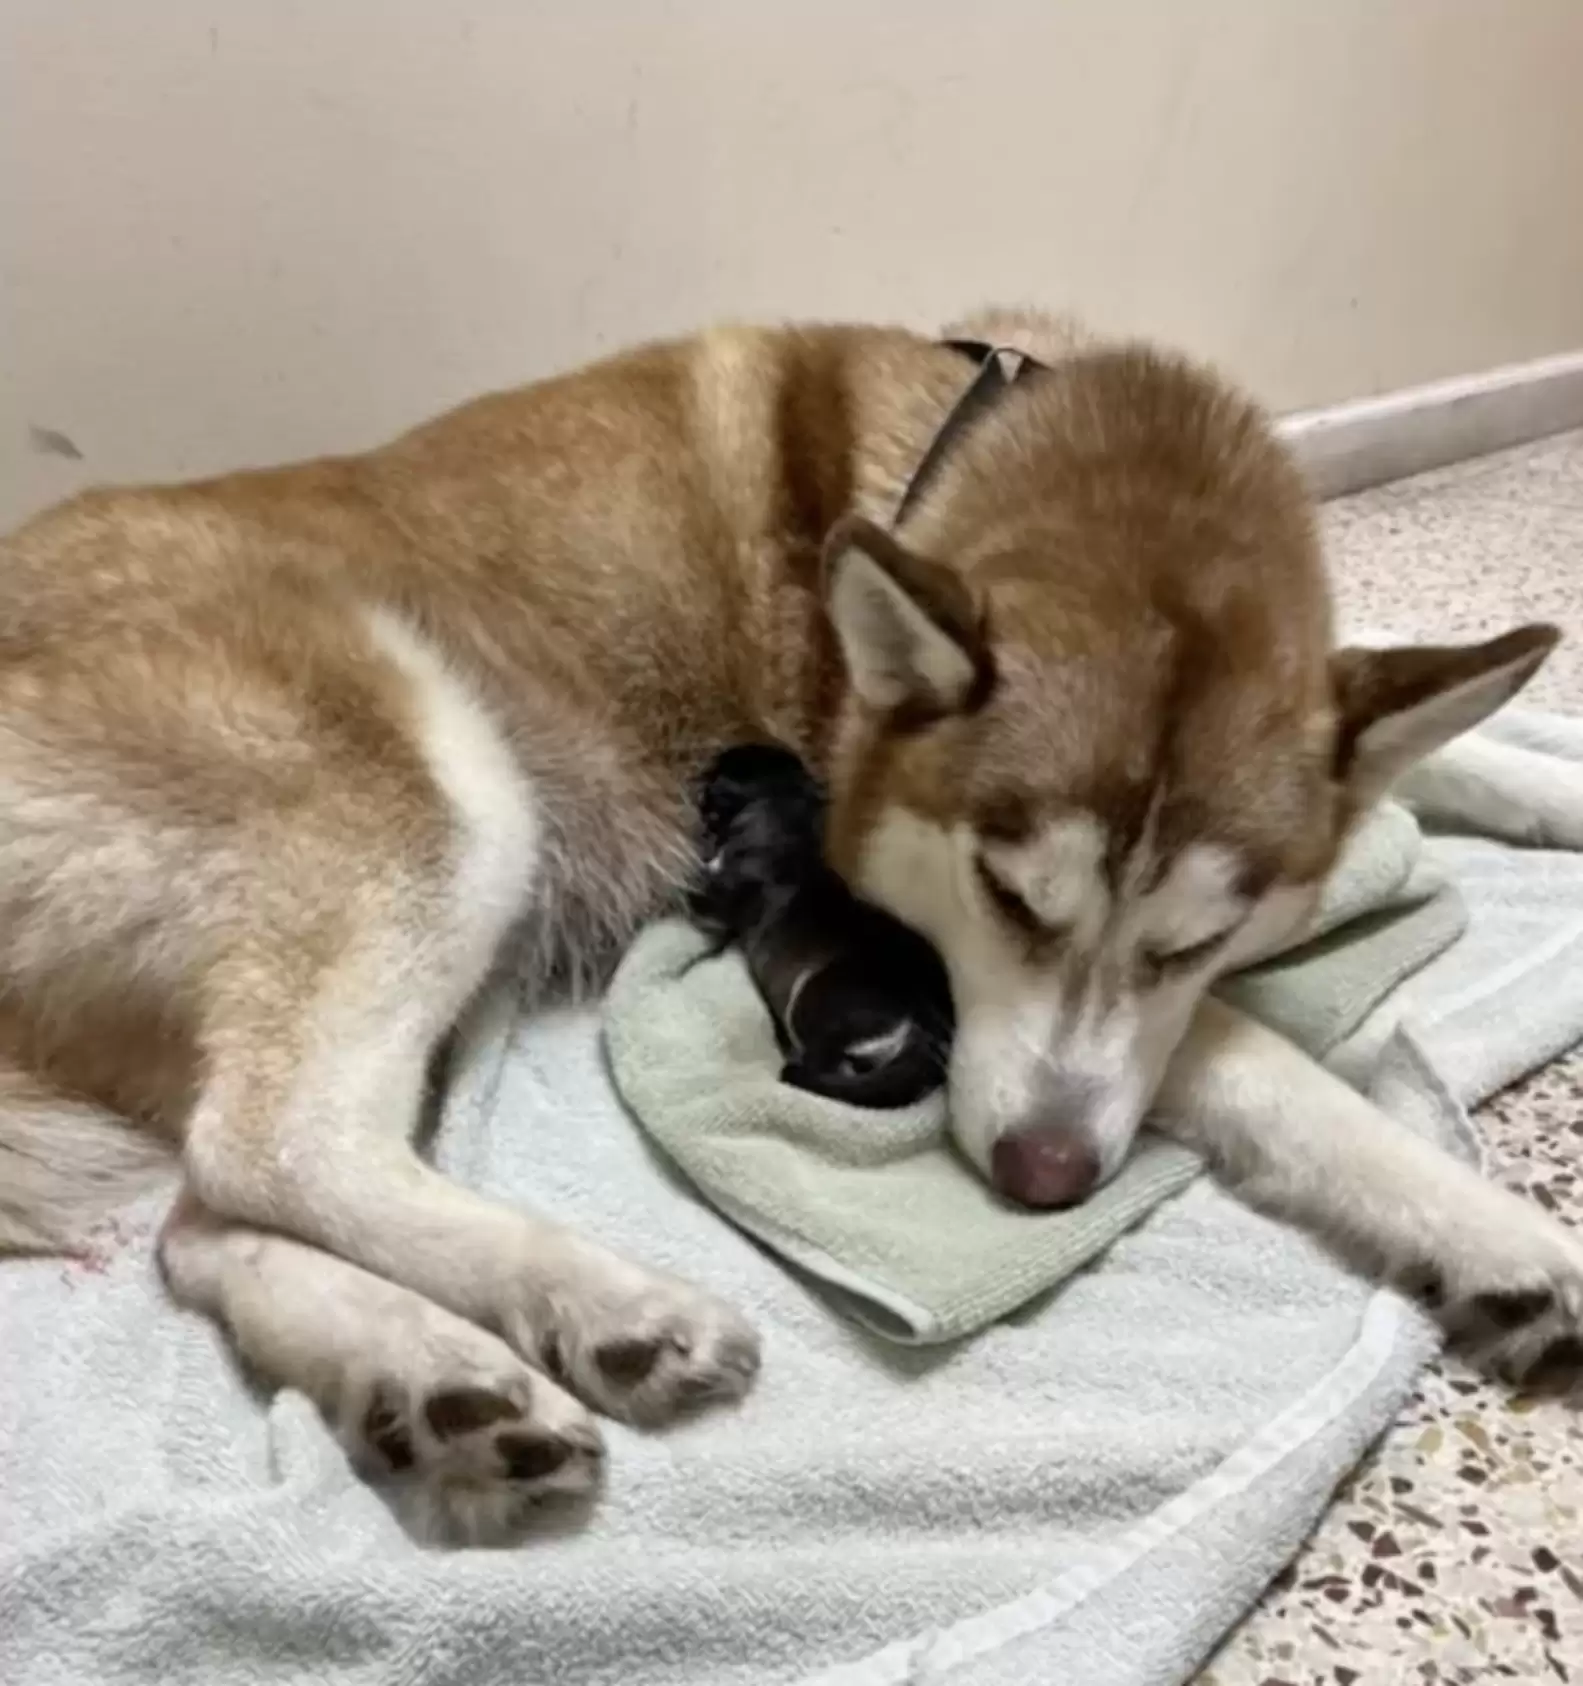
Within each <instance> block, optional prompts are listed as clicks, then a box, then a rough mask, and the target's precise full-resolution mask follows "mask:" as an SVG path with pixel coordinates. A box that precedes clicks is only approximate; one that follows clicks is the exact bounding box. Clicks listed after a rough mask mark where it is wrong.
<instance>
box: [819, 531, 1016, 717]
mask: <svg viewBox="0 0 1583 1686" xmlns="http://www.w3.org/2000/svg"><path fill="white" fill-rule="evenodd" d="M824 601H825V611H826V613H827V614H828V615H829V616H830V624H831V625H832V626H833V627H834V628H835V635H836V640H837V642H838V643H839V644H840V646H841V655H842V658H843V660H844V661H845V662H846V669H847V675H848V677H849V678H850V679H851V681H852V689H853V690H854V691H855V692H856V693H857V695H858V697H859V698H860V699H861V700H862V701H863V702H864V703H866V704H867V705H868V706H869V707H870V708H872V709H876V710H878V711H881V712H883V713H887V714H898V713H900V714H906V715H909V716H911V717H913V718H915V719H929V718H937V717H939V716H940V715H944V714H956V713H960V712H963V711H965V710H967V709H969V708H973V707H975V706H977V704H978V703H979V702H980V701H982V700H983V697H984V696H985V694H986V693H987V691H988V687H989V681H990V662H989V646H988V640H987V638H986V635H985V629H984V617H983V613H982V611H981V609H980V608H979V606H978V605H977V604H976V603H975V602H974V599H973V594H972V593H971V592H970V591H969V590H968V588H967V586H966V585H965V584H963V582H962V580H961V579H960V578H958V576H957V575H956V574H954V573H952V572H951V570H950V569H949V568H946V567H943V566H942V565H941V564H940V563H938V562H932V561H930V560H929V559H928V558H927V557H923V556H917V555H915V554H914V553H913V552H912V551H910V550H908V549H907V548H906V547H905V546H904V545H902V544H899V543H898V542H897V541H896V540H895V539H893V538H892V537H891V536H890V534H889V533H887V532H885V531H884V530H883V529H882V528H879V527H876V526H875V525H874V523H873V522H872V521H865V520H863V519H862V518H861V517H859V516H848V517H847V519H846V520H844V521H842V522H840V523H839V524H838V525H837V526H836V527H835V528H834V529H833V530H832V531H831V533H830V537H829V538H828V539H827V540H826V541H825V548H824Z"/></svg>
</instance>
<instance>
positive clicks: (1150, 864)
mask: <svg viewBox="0 0 1583 1686" xmlns="http://www.w3.org/2000/svg"><path fill="white" fill-rule="evenodd" d="M904 540H905V542H903V541H902V540H899V539H897V538H896V537H893V536H892V535H890V534H889V533H887V532H884V531H882V530H880V529H879V528H877V527H875V526H873V525H871V524H869V523H867V522H864V521H861V520H849V521H847V522H845V523H843V524H842V525H841V526H840V527H838V528H837V529H836V531H835V532H834V533H833V534H832V535H831V537H830V540H829V544H828V546H827V549H826V556H825V576H824V578H825V598H826V607H827V611H828V617H829V622H830V625H831V627H832V628H833V632H834V638H835V642H836V644H837V646H838V647H839V651H840V654H841V658H842V661H843V662H844V666H845V670H846V675H847V679H848V686H849V703H848V706H847V707H846V708H845V709H844V710H843V713H842V717H841V722H840V725H839V727H838V731H837V739H836V743H835V746H834V751H833V755H832V761H831V769H830V772H831V779H830V783H831V813H830V832H829V850H830V855H831V859H832V861H833V863H834V864H835V865H836V866H837V867H838V868H839V869H840V870H842V871H843V872H844V873H845V874H846V876H847V877H848V878H849V880H850V881H851V882H853V883H854V884H855V885H856V886H857V887H858V888H859V889H860V890H861V891H862V892H863V893H864V894H866V895H868V896H869V897H871V898H872V899H873V900H875V901H877V902H879V903H880V904H881V905H882V906H884V907H886V908H888V909H889V910H890V911H891V912H893V913H894V914H896V915H897V916H898V917H900V918H901V919H903V920H905V921H907V922H908V923H909V924H911V925H913V926H914V927H916V928H917V929H918V930H920V931H921V932H923V933H924V934H925V935H926V936H928V937H929V938H931V939H932V940H933V942H934V943H935V945H936V946H937V947H938V948H939V950H940V952H941V953H942V955H943V956H944V958H945V961H946V965H947V967H948V969H949V972H950V976H951V984H952V990H953V993H954V996H955V1000H956V1009H957V1019H958V1030H957V1039H956V1045H955V1051H954V1054H953V1058H952V1065H951V1072H950V1093H951V1117H952V1127H953V1129H954V1131H955V1134H956V1137H957V1140H958V1143H959V1145H960V1147H961V1150H962V1152H963V1153H964V1154H965V1155H966V1156H967V1158H968V1159H969V1160H970V1161H971V1162H972V1163H973V1164H974V1165H975V1166H976V1167H977V1168H978V1169H979V1171H980V1172H981V1173H982V1174H983V1175H984V1176H986V1177H987V1178H988V1179H989V1180H990V1181H991V1182H992V1183H993V1184H994V1186H995V1187H996V1188H998V1189H999V1190H1000V1191H1001V1192H1002V1193H1003V1194H1005V1195H1006V1196H1008V1197H1009V1198H1011V1199H1014V1200H1017V1201H1019V1202H1021V1203H1023V1204H1026V1205H1031V1206H1059V1205H1067V1204H1071V1203H1074V1202H1076V1201H1080V1200H1082V1199H1083V1198H1084V1197H1085V1196H1086V1195H1088V1194H1089V1193H1090V1192H1091V1191H1092V1190H1093V1189H1094V1188H1095V1187H1096V1186H1097V1185H1098V1184H1100V1183H1101V1182H1103V1181H1104V1180H1105V1179H1106V1178H1108V1177H1110V1176H1111V1175H1112V1174H1113V1173H1114V1172H1115V1171H1116V1169H1117V1167H1118V1166H1119V1165H1120V1164H1121V1161H1122V1159H1123V1157H1124V1156H1125V1154H1126V1152H1127V1149H1128V1147H1129V1145H1130V1143H1131V1142H1132V1139H1133V1136H1134V1134H1135V1132H1136V1131H1137V1128H1138V1125H1139V1123H1140V1121H1141V1120H1142V1118H1143V1116H1144V1113H1145V1112H1146V1111H1147V1109H1148V1107H1149V1105H1150V1102H1151V1099H1152V1098H1153V1096H1154V1093H1155V1090H1156V1088H1157V1086H1158V1084H1159V1081H1160V1079H1161V1076H1162V1075H1163V1072H1164V1068H1165V1065H1166V1062H1167V1061H1168V1059H1169V1058H1170V1056H1171V1053H1172V1051H1173V1050H1174V1049H1175V1047H1176V1045H1177V1043H1178V1042H1179V1040H1180V1039H1181V1037H1182V1035H1183V1033H1184V1031H1185V1030H1186V1028H1187V1025H1188V1022H1189V1020H1190V1018H1191V1016H1192V1014H1193V1011H1194V1008H1195V1005H1196V1004H1197V1002H1198V1001H1199V999H1200V997H1201V996H1202V995H1203V994H1204V992H1205V991H1206V990H1207V989H1208V988H1209V987H1210V985H1211V984H1212V983H1213V982H1214V980H1215V979H1216V978H1217V977H1219V976H1220V975H1221V974H1223V973H1225V972H1227V971H1230V970H1233V969H1235V968H1237V967H1240V966H1245V965H1247V964H1248V963H1249V962H1250V961H1252V960H1255V959H1257V958H1258V957H1260V956H1261V955H1264V954H1267V953H1269V952H1271V951H1273V950H1274V949H1276V948H1278V947H1280V946H1281V945H1282V944H1283V943H1284V942H1286V941H1288V940H1290V939H1291V938H1292V937H1293V936H1295V935H1296V934H1298V933H1299V932H1300V931H1301V929H1302V927H1303V926H1304V924H1305V922H1306V921H1307V920H1308V919H1309V918H1310V916H1311V915H1312V913H1313V911H1314V908H1315V904H1316V901H1317V899H1318V894H1319V888H1320V885H1321V883H1322V881H1323V879H1324V876H1325V874H1326V872H1327V871H1328V869H1329V868H1330V866H1331V864H1332V862H1333V861H1334V859H1335V856H1336V853H1337V850H1338V848H1339V846H1340V844H1341V842H1342V840H1343V839H1344V837H1345V835H1346V832H1347V829H1348V827H1349V826H1350V825H1351V824H1352V822H1353V820H1354V819H1355V818H1356V816H1357V815H1358V814H1359V812H1360V811H1361V810H1362V809H1363V808H1365V807H1366V806H1367V805H1368V804H1369V803H1371V802H1372V801H1373V800H1374V799H1375V798H1376V797H1377V796H1379V795H1380V794H1381V793H1382V792H1383V791H1384V789H1385V788H1386V787H1387V786H1388V785H1389V784H1390V783H1391V781H1392V780H1393V779H1394V778H1395V777H1396V776H1397V775H1398V774H1399V773H1401V772H1402V771H1403V770H1404V769H1405V768H1406V767H1407V766H1408V765H1409V764H1410V763H1411V762H1413V761H1414V760H1416V759H1417V758H1419V757H1420V756H1422V755H1424V754H1426V753H1427V752H1429V751H1431V750H1433V749H1435V748H1436V747H1437V746H1439V745H1440V744H1442V743H1444V742H1445V741H1446V740H1447V739H1449V738H1451V737H1453V736H1455V735H1456V734H1457V733H1459V732H1462V731H1464V730H1465V729H1467V728H1468V727H1470V726H1472V725H1473V724H1475V723H1476V722H1477V721H1478V720H1480V719H1481V718H1482V717H1483V716H1484V715H1486V714H1488V713H1489V712H1490V711H1491V710H1492V709H1494V708H1495V707H1497V706H1498V705H1499V704H1501V703H1502V702H1504V701H1505V700H1506V699H1507V698H1508V697H1510V696H1511V695H1512V694H1513V692H1514V691H1516V690H1517V689H1518V687H1519V686H1521V685H1522V684H1523V683H1524V681H1525V680H1526V679H1527V678H1528V677H1529V676H1530V675H1531V674H1532V673H1533V671H1534V670H1535V669H1536V668H1537V667H1538V665H1539V664H1540V662H1541V661H1542V660H1543V659H1544V657H1545V655H1546V654H1547V653H1548V651H1549V650H1550V648H1551V647H1552V645H1553V644H1554V642H1555V638H1556V634H1555V632H1554V631H1553V629H1551V628H1548V627H1526V628H1522V629H1520V630H1518V631H1514V632H1510V633H1507V634H1506V635H1505V636H1504V637H1500V638H1496V639H1494V640H1492V641H1491V642H1488V643H1485V644H1480V645H1475V646H1467V647H1446V648H1407V649H1390V650H1378V651H1367V652H1365V651H1358V650H1341V651H1335V650H1333V649H1332V647H1331V636H1332V634H1331V621H1330V610H1329V602H1328V595H1327V590H1326V585H1325V579H1324V574H1323V569H1322V565H1321V561H1320V557H1319V552H1318V546H1317V542H1316V537H1315V532H1314V526H1313V520H1312V514H1311V509H1310V505H1309V501H1308V498H1307V496H1306V493H1305V491H1304V488H1303V486H1302V483H1301V480H1300V478H1299V475H1298V473H1297V471H1296V469H1295V467H1294V466H1293V464H1292V463H1291V462H1290V460H1289V459H1288V457H1287V455H1286V453H1285V451H1284V449H1283V448H1282V447H1281V446H1280V444H1279V443H1278V442H1277V441H1276V439H1275V438H1274V436H1273V434H1272V432H1271V430H1270V428H1269V426H1268V424H1267V422H1266V421H1265V419H1264V417H1263V416H1262V415H1261V414H1260V412H1259V411H1258V410H1257V409H1256V408H1255V407H1254V406H1252V405H1251V404H1249V403H1248V402H1246V401H1245V400H1243V399H1242V398H1241V397H1239V396H1238V395H1237V394H1235V393H1234V392H1232V391H1229V390H1228V389H1227V388H1226V387H1224V386H1223V385H1222V384H1221V383H1219V382H1218V381H1217V380H1215V379H1214V378H1213V377H1212V376H1210V375H1208V374H1206V373H1205V372H1204V371H1202V370H1199V369H1197V368H1195V367H1193V366H1191V365H1188V364H1186V363H1184V362H1181V361H1179V360H1177V359H1173V358H1169V357H1164V356H1161V355H1159V354H1156V353H1153V352H1150V351H1147V350H1142V349H1138V348H1120V349H1112V350H1105V349H1098V350H1093V351H1085V352H1080V353H1078V354H1077V355H1075V356H1072V357H1071V358H1069V359H1067V360H1065V361H1063V362H1061V363H1059V364H1058V365H1057V366H1056V367H1055V368H1053V369H1052V370H1051V371H1049V372H1048V373H1040V374H1036V375H1034V376H1032V377H1030V378H1028V380H1027V381H1026V383H1025V384H1019V386H1018V387H1016V388H1014V389H1013V390H1012V391H1011V392H1010V393H1009V394H1007V395H1006V397H1005V398H1004V399H1003V400H1002V401H1001V403H1000V404H999V405H998V406H997V408H996V409H995V410H994V411H993V412H991V413H990V414H989V415H988V416H986V417H985V418H983V420H982V421H981V422H980V423H979V424H978V425H976V426H975V428H974V429H973V431H972V433H971V434H970V435H969V436H968V438H966V439H965V440H964V441H963V442H962V444H961V445H960V446H958V447H957V448H956V449H955V451H954V452H953V455H952V463H951V467H950V471H949V472H948V473H946V474H942V476H941V478H940V481H939V483H938V485H937V487H936V488H935V490H934V491H933V492H932V493H931V495H930V497H929V498H928V499H927V500H926V501H925V504H924V507H923V508H922V509H920V511H919V512H918V514H917V516H916V517H915V518H913V519H912V520H910V521H909V524H908V526H907V528H906V531H905V534H904Z"/></svg>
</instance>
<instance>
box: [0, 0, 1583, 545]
mask: <svg viewBox="0 0 1583 1686" xmlns="http://www.w3.org/2000/svg"><path fill="white" fill-rule="evenodd" d="M1580 69H1583V3H1580V0H973V3H971V4H963V5H953V6H950V7H947V6H945V5H944V4H941V3H938V0H911V3H903V0H890V3H886V0H576V3H573V0H253V3H248V0H229V3H225V0H137V3H132V0H6V4H5V5H4V6H3V7H0V79H3V81H0V125H3V129H0V142H3V151H0V242H3V248H0V312H3V315H0V392H3V395H4V396H3V408H0V519H4V518H8V517H11V516H14V515H16V514H19V513H21V512H22V511H23V510H25V509H27V508H30V507H33V506H35V505H37V504H38V503H39V502H41V501H43V500H44V499H45V498H47V497H51V496H54V495H57V494H58V493H60V492H63V491H65V490H67V489H69V488H70V487H71V486H72V485H74V484H76V483H78V482H79V481H80V480H82V479H85V478H111V477H127V476H147V475H176V474H185V473H196V472H200V471H203V470H207V469H212V468H215V467H218V466H221V465H226V464H232V463H236V462H240V461H253V460H262V459H268V458H278V457H281V456H288V455H296V454H301V453H305V452H312V451H318V450H323V449H328V448H332V447H337V446H355V445H358V444H360V443H363V442H368V441H372V440H375V439H377V438H379V437H380V436H381V435H383V434H385V433H388V432H390V431H391V430H393V429H395V428H398V427H400V426H402V425H404V424H405V423H407V422H409V421H411V420H414V419H416V418H418V417H420V416H422V415H423V414H424V413H425V412H428V411H431V410H433V409H435V408H436V407H438V406H441V405H444V404H446V403H448V402H450V401H451V400H453V399H457V398H460V397H462V396H464V395H465V394H468V393H470V392H473V391H475V390H477V389H480V388H483V387H488V386H492V385H501V384H504V383H507V382H510V381H513V380H517V379H520V378H522V377H525V376H530V375H533V374H535V373H537V372H539V371H542V370H545V369H548V368H551V367H552V366H554V365H556V364H559V363H564V362H567V361H570V360H573V359H576V358H580V357H583V356H585V355H587V354H589V353H591V352H595V351H598V350H599V349H600V348H601V347H605V346H609V345H611V344H614V343H616V342H619V341H621V340H625V339H629V338H631V337H633V336H637V335H643V334H648V333H651V332H656V331H663V330H668V329H673V328H679V327H682V326H685V325H687V324H690V323H694V322H696V321H698V320H699V319H701V318H705V317H709V316H712V315H715V314H717V313H729V314H736V315H772V316H773V315H778V314H787V313H791V314H820V313H825V314H831V313H853V314H862V315H880V316H900V317H903V318H906V319H909V320H913V321H916V322H918V323H921V324H925V325H929V324H932V323H934V322H935V321H937V320H938V319H939V318H941V317H942V316H943V315H945V314H947V313H950V312H952V311H954V310H956V309H957V308H959V307H960V306H961V305H962V304H963V303H965V302H973V301H977V300H980V299H983V298H986V297H988V298H1001V299H1018V298H1037V299H1041V300H1052V301H1066V302H1073V303H1075V304H1076V305H1077V306H1078V307H1080V308H1081V309H1084V310H1085V311H1087V312H1088V313H1090V314H1091V315H1093V316H1094V317H1097V318H1098V319H1100V320H1101V321H1102V322H1104V323H1106V324H1110V325H1114V326H1118V327H1123V328H1136V329H1143V330H1147V331H1150V332H1153V333H1156V334H1160V335H1164V336H1169V337H1171V338H1173V339H1175V340H1177V341H1180V342H1183V343H1185V344H1187V345H1189V346H1191V347H1194V348H1196V349H1198V350H1200V351H1202V352H1205V353H1208V354H1211V355H1213V356H1215V357H1217V358H1219V359H1221V360H1222V361H1223V362H1224V363H1226V364H1227V365H1228V366H1230V367H1231V368H1232V369H1234V370H1236V371H1237V372H1239V373H1240V374H1241V375H1242V376H1244V377H1245V378H1246V379H1247V380H1249V381H1250V382H1251V383H1252V384H1253V385H1254V386H1255V387H1256V388H1257V389H1258V390H1259V391H1261V392H1262V393H1263V394H1264V395H1265V397H1266V398H1267V399H1269V400H1270V401H1271V402H1272V403H1274V404H1276V405H1278V406H1282V407H1289V406H1295V405H1300V404H1310V403H1316V402H1322V401H1326V400H1330V399H1334V398H1337V397H1341V396H1349V395H1357V394H1362V393H1364V392H1368V391H1373V390H1379V389H1383V388H1388V387H1392V386H1397V385H1401V384H1405V383H1410V382H1414V381H1418V380H1422V379H1426V378H1430V377H1433V376H1437V375H1442V374H1447V373H1451V372H1456V371H1465V370H1472V369H1478V368H1482V367H1487V366H1490V365H1493V364H1496V363H1499V362H1502V361H1506V360H1510V359H1518V358H1525V357H1529V356H1533V355H1537V354H1540V353H1543V352H1546V351H1552V350H1558V349H1562V348H1569V347H1578V346H1583V203H1580V199H1583V100H1580V99H1579V97H1578V74H1579V71H1580ZM30 427H36V428H43V429H49V430H55V432H57V433H62V434H65V435H67V436H68V437H69V438H70V440H72V441H74V442H75V444H76V445H77V446H78V447H79V448H80V449H81V451H82V453H83V460H82V461H81V462H73V461H69V460H67V459H66V458H64V457H62V456H61V455H59V454H58V451H59V449H60V442H59V441H58V440H57V441H54V442H53V444H54V449H53V450H52V449H51V448H50V445H51V441H49V440H48V439H41V438H40V437H38V436H33V438H32V443H31V444H30V434H29V428H30Z"/></svg>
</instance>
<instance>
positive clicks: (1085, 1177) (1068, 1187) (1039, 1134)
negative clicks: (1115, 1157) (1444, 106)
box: [989, 1124, 1099, 1211]
mask: <svg viewBox="0 0 1583 1686" xmlns="http://www.w3.org/2000/svg"><path fill="white" fill-rule="evenodd" d="M989 1177H990V1181H991V1182H992V1183H993V1184H994V1185H995V1191H996V1193H998V1194H1003V1195H1004V1196H1005V1197H1006V1198H1007V1199H1008V1200H1015V1201H1016V1203H1017V1204H1018V1205H1019V1206H1033V1207H1037V1208H1038V1209H1039V1210H1041V1211H1043V1210H1047V1209H1050V1208H1053V1207H1057V1206H1078V1205H1081V1204H1082V1202H1083V1201H1085V1200H1086V1199H1087V1198H1088V1197H1089V1195H1091V1194H1092V1193H1093V1192H1094V1185H1095V1184H1096V1183H1097V1182H1098V1181H1099V1155H1098V1154H1097V1153H1095V1151H1094V1150H1093V1148H1092V1147H1090V1146H1089V1144H1088V1143H1087V1142H1086V1141H1085V1140H1084V1139H1083V1137H1082V1136H1080V1135H1079V1134H1078V1133H1077V1131H1075V1130H1071V1129H1068V1128H1066V1126H1064V1125H1061V1124H1036V1125H1033V1126H1032V1127H1031V1128H1029V1129H1026V1130H1016V1131H1014V1132H1013V1133H1012V1134H1011V1135H1009V1136H1002V1137H1001V1138H1000V1140H999V1141H998V1142H996V1143H995V1145H994V1147H993V1148H991V1149H990V1155H989Z"/></svg>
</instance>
